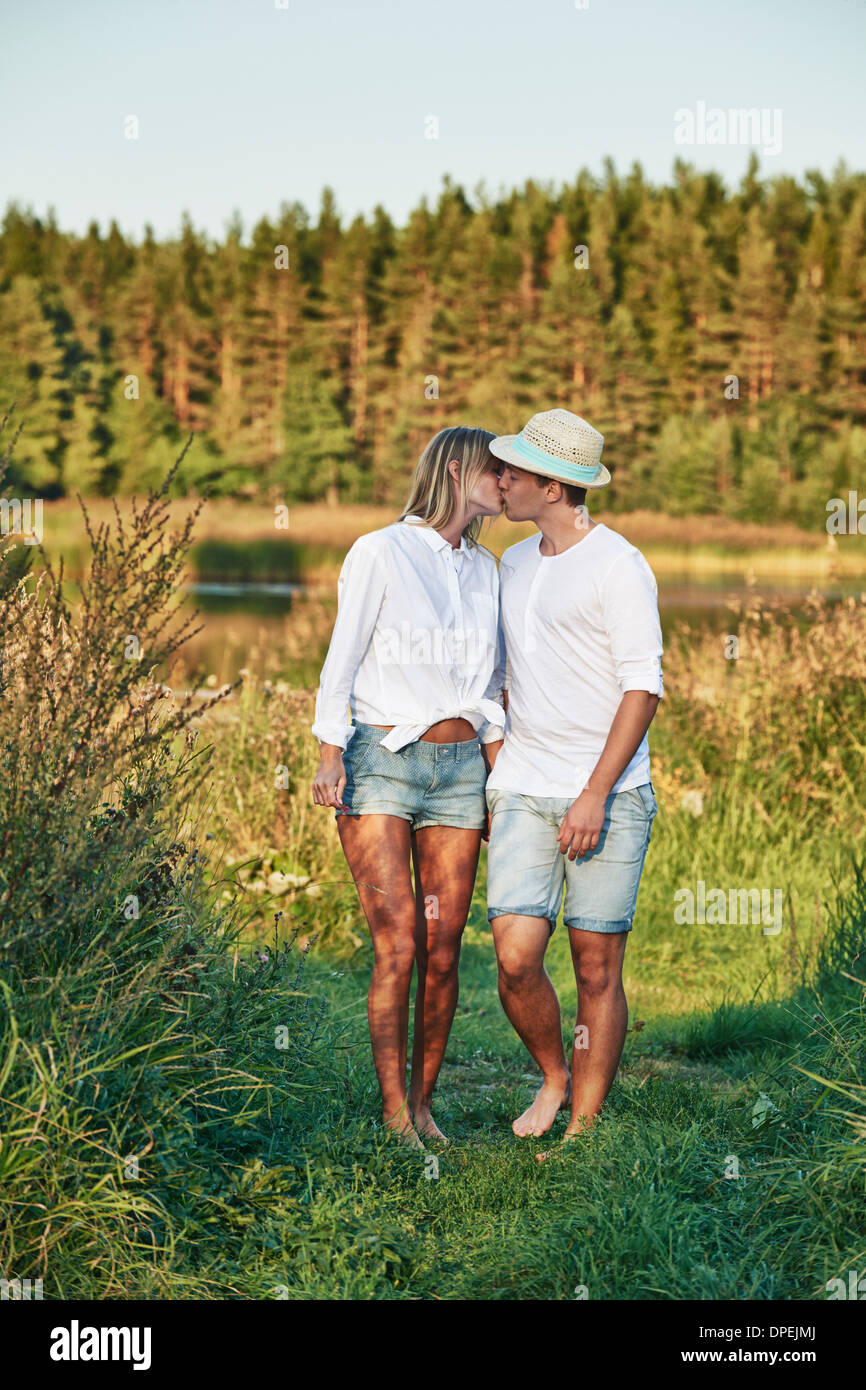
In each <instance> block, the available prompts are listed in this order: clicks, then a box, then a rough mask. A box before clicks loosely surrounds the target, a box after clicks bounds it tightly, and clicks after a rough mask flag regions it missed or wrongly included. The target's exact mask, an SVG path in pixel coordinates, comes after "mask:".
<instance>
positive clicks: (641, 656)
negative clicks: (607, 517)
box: [601, 551, 664, 697]
mask: <svg viewBox="0 0 866 1390" xmlns="http://www.w3.org/2000/svg"><path fill="white" fill-rule="evenodd" d="M601 601H602V607H603V611H604V616H605V623H606V626H607V631H608V637H609V640H610V650H611V655H612V656H613V661H614V667H615V669H616V679H617V683H618V685H619V688H620V690H621V691H622V693H623V694H625V693H626V691H628V690H646V691H648V692H649V694H650V695H658V696H659V697H661V696H663V695H664V682H663V677H662V665H661V663H662V655H663V652H664V648H663V646H662V629H661V623H660V621H659V606H658V587H657V585H656V581H655V576H654V575H653V572H652V570H651V569H650V567H649V565H648V564H647V562H646V560H645V559H644V557H643V556H642V555H641V554H639V552H637V551H627V552H626V553H625V554H624V555H622V556H621V557H620V558H619V559H618V560H617V561H616V562H615V563H614V565H613V566H612V567H611V570H610V571H609V573H608V574H607V575H606V577H605V580H604V582H603V583H602V586H601Z"/></svg>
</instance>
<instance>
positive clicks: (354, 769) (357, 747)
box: [343, 734, 378, 777]
mask: <svg viewBox="0 0 866 1390" xmlns="http://www.w3.org/2000/svg"><path fill="white" fill-rule="evenodd" d="M377 747H378V744H377V743H376V740H375V739H374V738H367V737H365V736H363V735H361V736H359V735H358V734H356V735H355V737H354V738H353V739H351V740H350V742H349V746H348V747H347V749H346V752H345V754H344V756H343V762H344V765H345V764H348V765H347V767H346V771H347V773H348V774H349V775H350V776H352V777H355V776H357V774H358V773H359V772H365V771H366V769H367V768H368V766H369V764H370V760H371V758H372V756H373V753H374V751H375V749H376V748H377Z"/></svg>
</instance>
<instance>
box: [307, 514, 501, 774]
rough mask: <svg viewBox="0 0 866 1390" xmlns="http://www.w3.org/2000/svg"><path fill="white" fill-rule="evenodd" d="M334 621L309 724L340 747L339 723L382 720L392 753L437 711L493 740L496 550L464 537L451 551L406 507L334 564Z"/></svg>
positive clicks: (497, 730)
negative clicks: (339, 564)
mask: <svg viewBox="0 0 866 1390" xmlns="http://www.w3.org/2000/svg"><path fill="white" fill-rule="evenodd" d="M338 594H339V598H338V608H337V621H336V623H335V624H334V632H333V635H332V637H331V644H330V647H329V649H328V655H327V658H326V660H325V664H324V666H323V667H322V675H321V681H320V684H319V690H318V694H317V697H316V716H315V723H314V724H313V733H314V734H315V736H316V738H318V739H319V740H320V741H321V742H322V743H333V744H336V745H337V747H339V748H345V747H346V745H347V743H348V741H349V739H350V738H351V737H352V735H353V734H354V729H353V727H352V725H351V724H350V722H349V711H350V710H351V716H352V719H353V720H354V721H356V722H360V723H362V724H393V725H395V728H393V729H392V730H391V732H390V733H389V734H386V735H385V737H384V738H383V739H382V746H383V747H384V748H389V749H392V750H393V751H394V752H399V750H400V749H401V748H404V747H405V746H406V745H407V744H408V743H412V742H414V741H415V739H418V738H420V736H421V735H422V734H423V733H426V731H427V730H428V729H429V728H430V726H431V724H435V723H437V722H438V721H439V720H440V719H454V718H458V717H461V718H463V719H468V720H469V722H470V723H471V725H472V727H473V729H475V731H476V733H477V734H478V737H479V738H480V739H481V742H482V743H490V742H492V741H493V740H496V739H500V738H502V729H503V725H504V723H505V714H504V712H503V708H502V688H503V684H504V680H505V663H504V654H503V650H502V643H501V635H500V632H499V579H498V576H497V571H496V560H495V559H494V557H493V556H492V555H491V554H490V552H489V551H488V550H485V549H484V548H483V546H476V545H469V544H467V541H466V539H465V537H464V538H463V539H462V540H461V543H460V546H459V547H458V548H457V549H456V550H455V549H453V548H452V546H451V545H450V544H449V543H448V541H447V540H445V538H444V537H443V536H440V535H439V532H438V531H434V530H433V529H432V527H430V526H426V525H424V524H423V523H420V524H419V518H417V517H407V518H406V519H405V520H404V521H397V522H394V524H393V525H392V526H386V527H384V528H383V530H381V531H371V532H369V533H368V534H367V535H366V536H360V537H359V538H358V540H356V541H355V544H354V545H353V546H352V547H351V549H350V550H349V552H348V554H347V555H346V558H345V560H344V561H343V567H342V570H341V571H340V580H339V585H338Z"/></svg>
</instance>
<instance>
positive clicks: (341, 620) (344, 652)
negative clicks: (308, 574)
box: [313, 536, 387, 748]
mask: <svg viewBox="0 0 866 1390" xmlns="http://www.w3.org/2000/svg"><path fill="white" fill-rule="evenodd" d="M386 586H387V571H386V567H385V563H384V560H383V559H382V556H381V555H380V554H379V552H378V550H377V549H376V548H375V547H374V546H373V545H371V544H370V537H368V536H362V537H360V539H359V540H357V541H355V544H354V545H353V546H352V547H351V549H350V550H349V552H348V554H347V555H346V558H345V560H344V561H343V567H342V569H341V570H340V578H339V581H338V583H337V620H336V622H335V623H334V631H333V633H332V635H331V644H330V646H329V648H328V655H327V657H326V658H325V664H324V666H323V667H322V674H321V676H320V678H319V689H318V691H317V694H316V713H315V720H314V723H313V733H314V734H315V736H316V738H317V739H318V740H319V742H320V743H332V744H335V745H336V746H337V747H338V748H345V747H346V745H347V743H348V742H349V731H350V727H351V725H350V719H349V697H350V695H351V693H352V686H353V684H354V681H355V673H356V671H357V670H358V667H359V665H360V664H361V661H362V660H363V658H364V655H365V653H366V651H367V648H368V646H369V645H370V639H371V637H372V636H373V632H374V631H375V628H376V622H377V620H378V617H379V611H380V609H381V607H382V601H383V599H384V597H385V591H386Z"/></svg>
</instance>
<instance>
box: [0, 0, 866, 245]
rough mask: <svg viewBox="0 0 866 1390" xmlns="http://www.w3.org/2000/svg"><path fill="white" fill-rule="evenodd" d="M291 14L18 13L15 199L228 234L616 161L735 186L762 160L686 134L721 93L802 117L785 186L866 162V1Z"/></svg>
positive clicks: (7, 2)
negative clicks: (681, 167)
mask: <svg viewBox="0 0 866 1390" xmlns="http://www.w3.org/2000/svg"><path fill="white" fill-rule="evenodd" d="M282 3H283V0H144V3H133V0H0V141H2V161H0V208H3V207H5V205H6V203H7V202H8V201H9V200H12V199H14V200H17V201H18V202H19V203H22V204H23V205H24V206H31V207H32V208H33V209H34V211H36V212H37V213H39V214H44V213H45V212H47V210H48V208H49V206H53V207H54V209H55V211H56V213H57V217H58V220H59V222H60V225H61V226H62V227H63V228H66V229H70V230H77V231H82V230H84V229H85V228H86V226H87V224H88V223H89V222H90V221H91V220H92V219H95V220H96V221H98V222H99V223H100V224H101V225H102V227H103V228H106V227H107V225H108V222H109V219H110V218H112V217H114V218H116V219H117V221H118V223H119V225H120V226H121V228H122V229H123V230H124V231H125V232H127V233H132V234H133V235H134V236H136V237H139V236H140V235H141V232H142V229H143V227H144V225H145V223H147V222H150V223H151V225H152V226H153V228H154V230H155V232H156V234H157V235H158V236H164V235H170V234H172V233H174V232H176V231H177V229H178V227H179V225H180V217H181V213H182V212H183V211H184V210H186V211H188V212H189V213H190V215H191V216H192V219H193V221H194V223H195V224H196V226H198V227H202V228H205V229H206V230H207V231H208V232H210V233H212V234H213V235H215V236H219V235H222V233H223V231H224V227H225V223H226V221H227V219H228V217H229V216H230V215H231V213H232V211H233V210H234V209H237V210H238V211H239V212H240V214H241V217H242V219H243V222H244V226H245V228H246V229H247V230H248V229H249V227H250V226H251V225H252V223H253V222H254V221H255V220H257V219H258V218H259V217H260V216H262V215H264V214H274V213H276V212H277V210H278V208H279V205H280V203H281V202H283V201H287V202H290V201H294V200H298V201H300V202H302V203H303V204H304V205H305V206H306V207H307V208H308V209H309V210H310V212H311V213H314V212H315V210H316V209H317V207H318V204H319V199H320V195H321V190H322V188H323V187H324V185H325V184H330V185H331V187H332V188H333V189H334V191H335V194H336V198H337V204H338V207H339V209H340V212H341V213H342V215H343V216H344V218H346V219H349V218H351V216H353V215H354V214H355V213H356V212H369V210H371V209H372V208H373V207H374V206H375V205H376V203H379V202H381V203H382V204H383V205H384V206H385V207H386V208H387V209H388V211H389V212H390V213H391V215H392V216H393V217H395V218H396V219H397V220H398V221H400V222H402V221H403V220H404V219H405V216H406V213H407V211H408V210H409V209H410V208H411V207H413V206H414V205H415V204H416V203H417V202H418V200H419V198H420V197H421V195H422V194H424V193H426V194H427V195H428V196H429V197H431V198H434V199H435V197H436V194H437V192H438V190H439V188H440V186H441V180H442V176H443V174H445V173H449V174H451V175H452V176H453V178H454V179H455V180H456V181H457V182H459V183H461V184H463V186H464V187H465V188H466V190H467V192H471V190H472V189H474V188H475V186H476V185H477V184H478V183H479V181H482V180H483V181H484V183H485V185H486V187H487V189H488V190H489V191H490V192H491V193H496V192H498V191H499V190H500V189H503V188H505V189H508V188H511V187H514V186H515V185H520V184H521V183H522V182H523V181H524V179H526V178H534V179H537V180H552V181H553V182H554V183H556V184H559V183H560V182H562V181H565V180H567V179H572V178H573V177H574V176H575V174H576V173H577V171H578V170H579V169H580V168H581V167H582V166H586V167H588V168H589V169H591V170H592V171H593V172H600V170H601V164H602V160H603V159H604V157H605V155H610V156H611V157H612V158H613V159H614V161H615V163H616V165H617V168H618V169H619V170H620V171H621V172H625V171H627V169H628V168H629V166H630V165H631V163H632V161H633V160H639V161H640V162H641V164H642V165H643V168H644V171H645V173H646V174H647V175H648V177H649V178H651V179H652V180H654V181H665V180H666V179H667V178H668V177H669V175H670V172H671V168H672V165H673V161H674V159H675V158H676V157H677V156H682V157H683V158H685V159H687V160H689V161H690V162H692V163H694V164H696V165H697V166H698V167H699V168H715V169H718V170H720V172H721V173H722V174H723V175H724V177H725V178H726V180H727V181H728V182H729V183H730V184H736V183H737V182H738V181H739V179H740V177H741V175H742V173H743V171H744V169H745V167H746V164H747V161H748V156H749V149H748V148H747V147H746V146H744V145H742V144H735V143H734V144H732V143H728V144H721V145H720V144H715V145H708V144H695V145H691V146H689V145H677V144H676V143H675V140H674V130H675V121H674V113H675V112H676V111H677V110H682V109H685V110H691V111H694V112H695V113H697V112H698V104H699V103H701V102H702V103H704V104H705V106H706V107H707V108H713V107H718V108H722V109H723V110H725V111H727V110H728V109H730V108H732V107H758V108H762V109H763V108H766V110H767V113H768V114H767V120H768V121H771V120H773V119H774V117H773V115H772V113H773V112H775V111H777V110H778V111H780V112H781V127H780V130H781V136H782V148H781V152H780V153H779V154H775V155H763V154H761V150H760V149H759V150H758V153H759V156H760V159H761V170H762V172H763V173H764V174H770V173H775V172H786V173H793V174H796V175H802V174H803V172H804V171H805V170H806V169H812V168H817V169H821V170H822V171H823V172H825V173H827V174H829V173H830V172H831V171H832V169H833V166H834V165H835V164H836V162H837V160H839V159H840V158H842V159H844V160H845V161H846V162H847V163H848V165H849V167H851V168H856V169H864V168H866V157H864V144H866V82H864V77H863V73H864V68H866V61H864V60H866V0H660V3H654V0H643V2H642V3H635V2H634V0H628V2H626V0H588V4H587V6H586V8H580V5H581V4H582V3H583V0H367V2H365V0H356V3H351V4H349V3H339V2H338V0H287V3H286V6H285V8H281V7H279V6H281V5H282ZM128 116H135V117H137V119H138V122H139V138H138V139H137V140H132V139H127V138H125V135H124V122H125V120H126V118H127V117H128ZM430 116H435V117H436V118H437V119H438V123H439V138H438V139H427V138H425V126H426V128H427V129H428V130H430V129H432V125H430V124H429V123H428V122H427V118H428V117H430ZM768 129H769V127H768Z"/></svg>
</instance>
